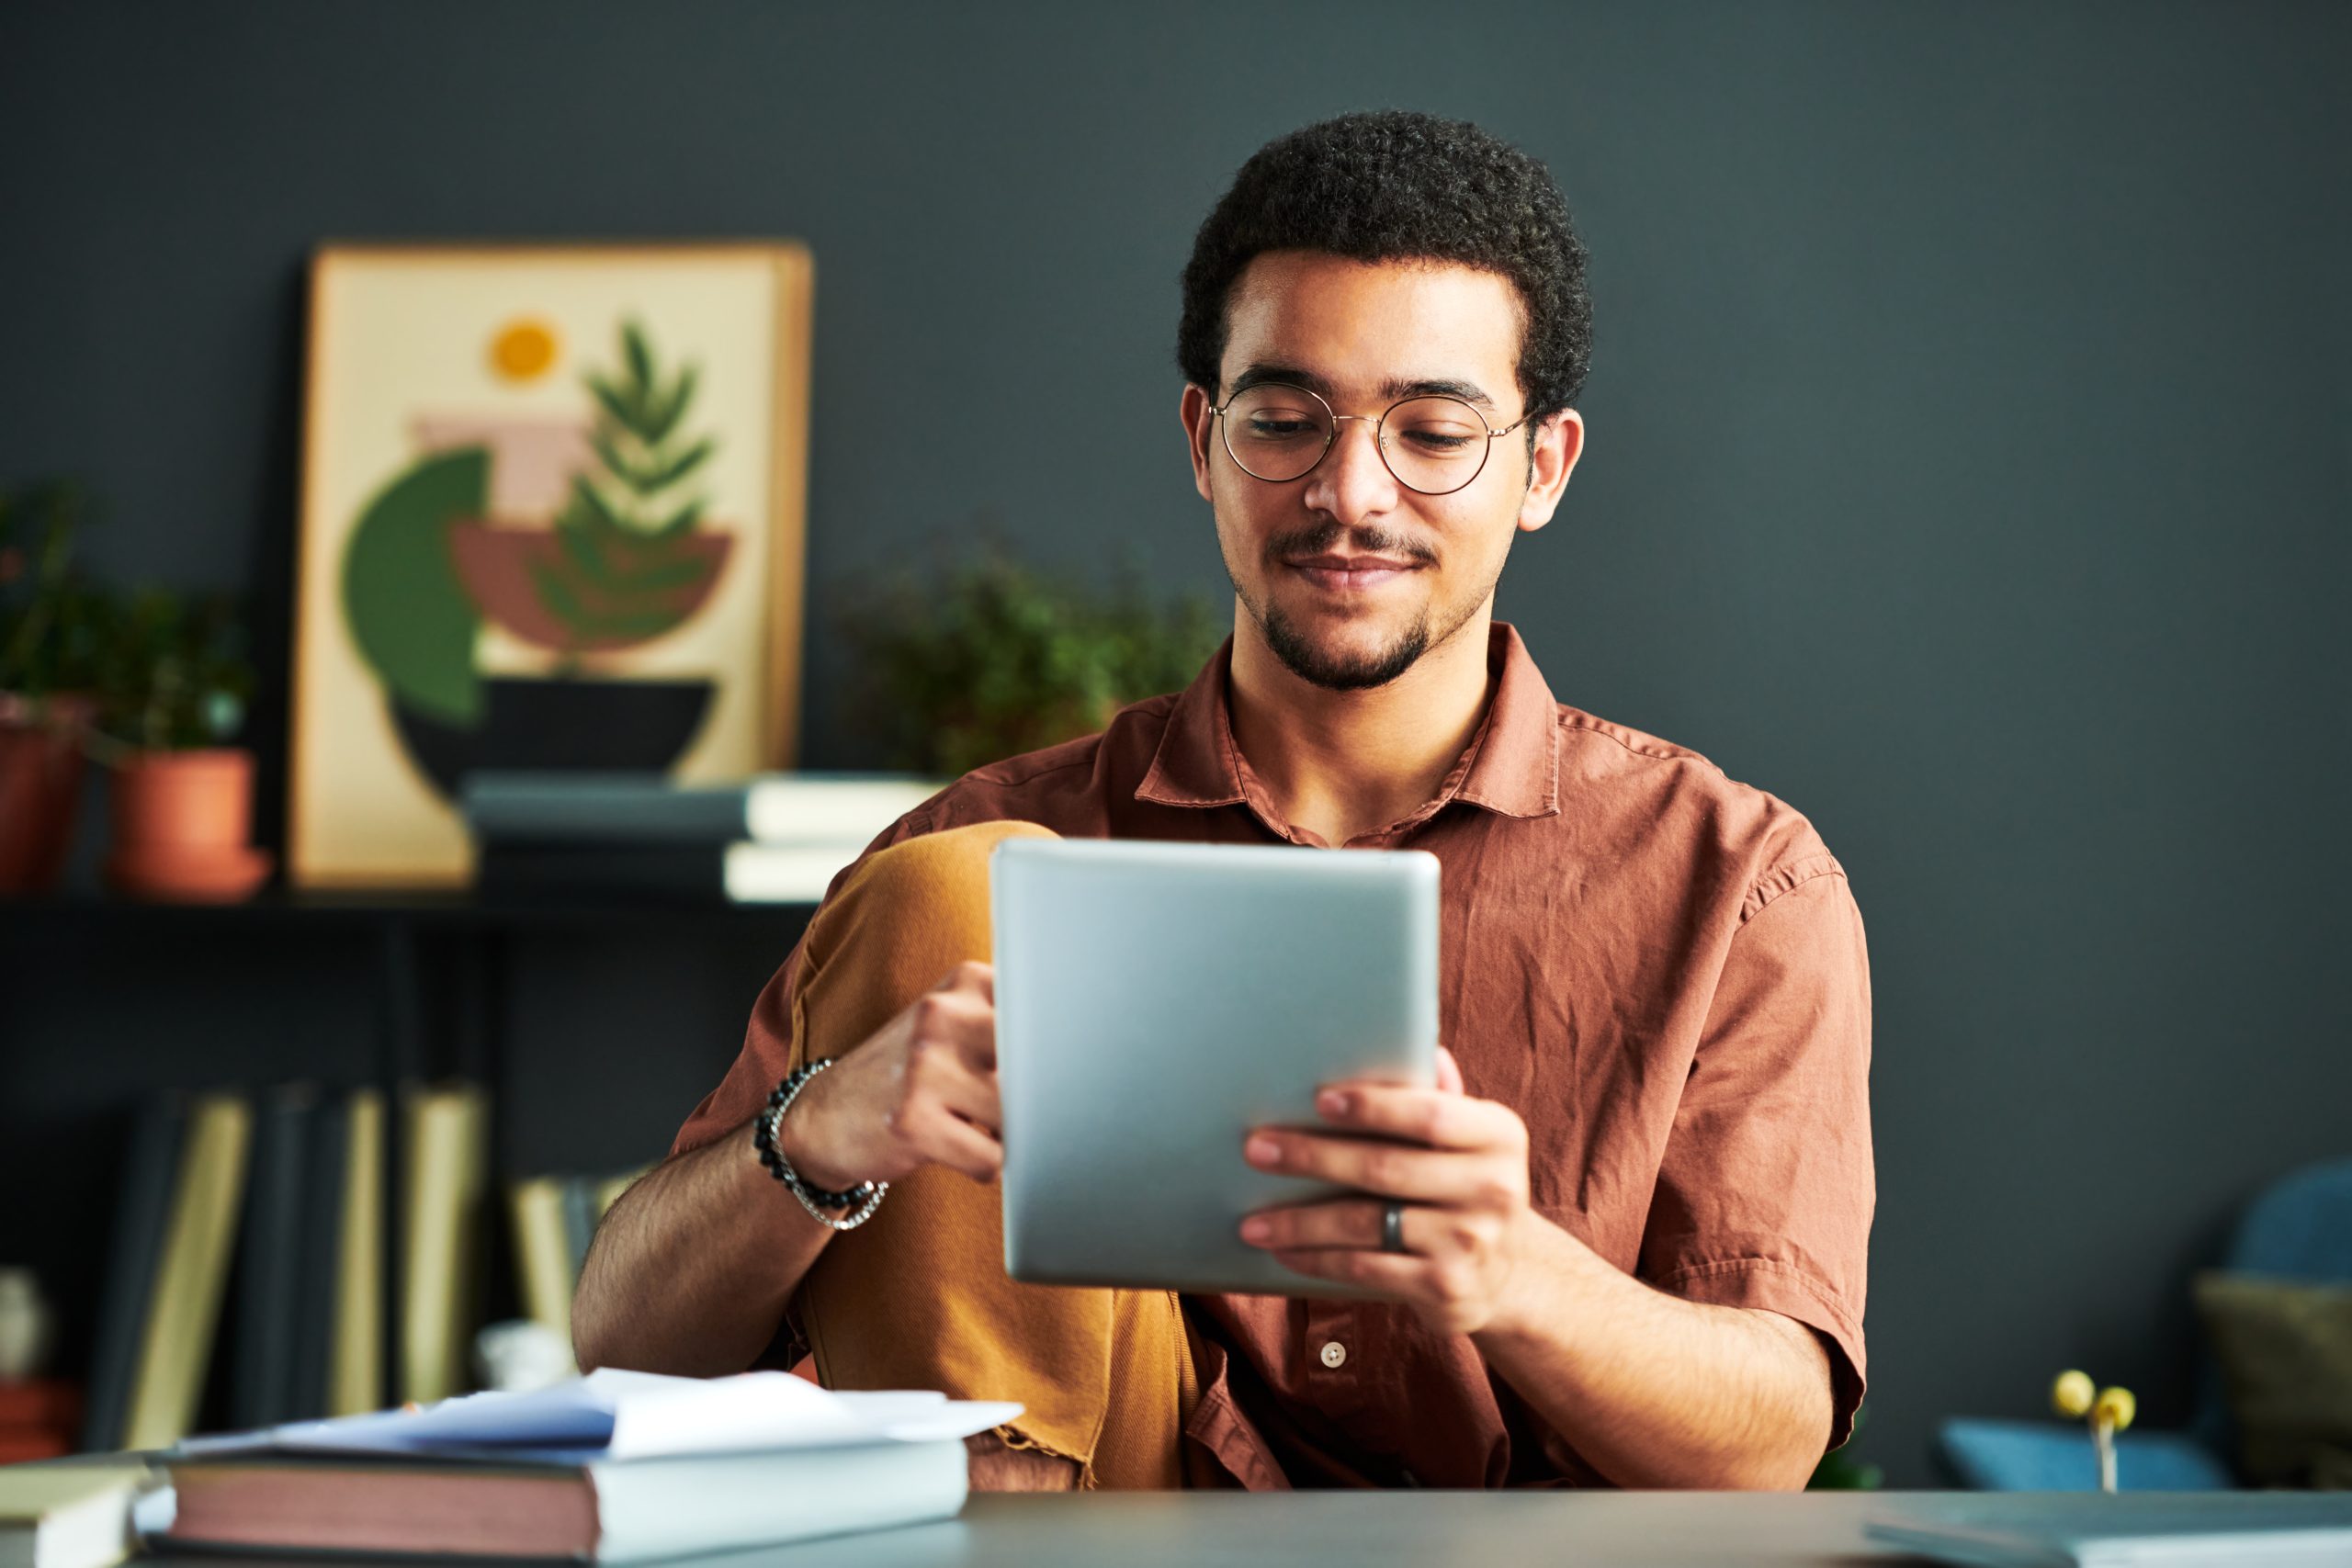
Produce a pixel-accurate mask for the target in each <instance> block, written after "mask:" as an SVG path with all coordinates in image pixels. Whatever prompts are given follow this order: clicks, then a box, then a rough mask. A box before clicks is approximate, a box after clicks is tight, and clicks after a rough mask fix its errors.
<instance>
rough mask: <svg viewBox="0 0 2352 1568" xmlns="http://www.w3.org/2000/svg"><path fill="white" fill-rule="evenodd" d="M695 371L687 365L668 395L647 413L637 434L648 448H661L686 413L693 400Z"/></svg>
mask: <svg viewBox="0 0 2352 1568" xmlns="http://www.w3.org/2000/svg"><path fill="white" fill-rule="evenodd" d="M696 370H697V367H695V366H692V365H689V366H687V367H685V368H684V370H681V371H679V372H678V379H677V382H676V383H675V384H674V385H673V386H672V388H671V389H670V395H669V396H668V397H667V398H665V399H663V400H662V402H661V403H660V404H659V405H658V406H657V407H656V408H654V409H653V410H652V411H651V412H649V413H648V415H647V417H646V421H645V428H644V429H643V430H641V431H639V433H638V434H640V435H641V436H643V437H644V438H645V444H646V445H647V446H661V445H662V443H663V442H664V441H667V440H669V439H670V433H671V432H672V431H673V430H675V429H677V427H678V417H679V416H680V415H681V414H683V413H684V412H686V404H687V403H688V402H690V401H692V400H693V399H694V395H695V374H696Z"/></svg>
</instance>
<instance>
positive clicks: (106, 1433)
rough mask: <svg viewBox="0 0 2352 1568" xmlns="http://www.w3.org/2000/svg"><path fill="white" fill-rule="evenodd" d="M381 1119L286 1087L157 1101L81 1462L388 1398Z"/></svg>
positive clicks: (117, 1264) (133, 1160)
mask: <svg viewBox="0 0 2352 1568" xmlns="http://www.w3.org/2000/svg"><path fill="white" fill-rule="evenodd" d="M383 1120H384V1107H383V1096H382V1095H381V1094H380V1093H379V1092H378V1091H376V1090H374V1089H356V1090H353V1091H350V1092H348V1093H340V1094H332V1095H330V1094H326V1093H323V1092H322V1091H321V1090H319V1089H316V1088H314V1087H312V1086H309V1085H302V1084H291V1085H282V1086H278V1087H277V1088H274V1089H267V1090H265V1091H263V1092H262V1093H261V1094H260V1095H259V1096H258V1110H256V1108H255V1105H254V1102H253V1101H250V1100H248V1099H247V1098H246V1097H245V1096H243V1095H242V1094H236V1093H225V1092H224V1093H215V1094H205V1095H187V1094H183V1093H178V1092H165V1093H160V1094H155V1095H151V1096H149V1097H147V1099H146V1100H143V1101H142V1102H141V1106H140V1108H139V1111H138V1112H137V1114H136V1116H135V1118H134V1122H133V1125H132V1129H131V1138H130V1150H129V1156H128V1158H127V1159H126V1161H125V1162H124V1170H123V1182H122V1189H121V1192H120V1195H119V1200H118V1202H117V1205H116V1215H115V1223H114V1232H113V1235H112V1237H111V1240H110V1242H109V1248H108V1251H109V1256H108V1261H107V1275H106V1283H105V1287H104V1292H103V1293H102V1295H101V1297H100V1301H99V1314H98V1322H97V1331H96V1347H95V1349H94V1352H93V1357H92V1361H91V1371H90V1386H89V1393H88V1398H87V1401H86V1414H85V1419H84V1422H83V1425H82V1431H81V1438H82V1440H81V1446H82V1448H83V1449H84V1450H87V1451H91V1452H110V1451H113V1450H120V1449H143V1448H157V1447H162V1446H164V1445H165V1444H168V1443H172V1442H175V1441H176V1440H177V1439H178V1438H181V1437H183V1436H185V1435H186V1434H187V1433H188V1432H189V1431H191V1430H193V1429H194V1428H195V1424H196V1422H197V1420H198V1416H199V1404H200V1401H201V1400H202V1398H203V1396H204V1393H205V1389H206V1387H207V1384H208V1382H209V1380H210V1378H211V1375H212V1371H213V1366H214V1362H215V1359H216V1358H217V1359H222V1360H224V1361H225V1363H226V1367H227V1382H226V1407H227V1411H228V1414H229V1416H230V1418H231V1420H232V1423H235V1424H239V1425H243V1424H244V1423H245V1422H246V1421H248V1420H249V1419H251V1418H254V1417H259V1418H260V1420H259V1421H258V1422H257V1423H256V1424H274V1423H276V1422H278V1421H285V1420H294V1419H298V1418H302V1417H311V1416H332V1415H349V1414H356V1413H358V1412H362V1411H368V1410H374V1409H376V1408H378V1407H379V1405H381V1404H383V1402H384V1400H383V1391H384V1374H383V1362H384V1335H383V1323H384V1249H385V1225H384V1201H385V1189H384V1169H383V1166H384V1156H385V1147H384V1133H383Z"/></svg>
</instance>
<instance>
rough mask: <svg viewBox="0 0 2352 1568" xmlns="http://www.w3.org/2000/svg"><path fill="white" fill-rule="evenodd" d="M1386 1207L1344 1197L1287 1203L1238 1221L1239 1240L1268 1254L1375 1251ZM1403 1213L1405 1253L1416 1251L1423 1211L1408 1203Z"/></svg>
mask: <svg viewBox="0 0 2352 1568" xmlns="http://www.w3.org/2000/svg"><path fill="white" fill-rule="evenodd" d="M1387 1207H1388V1205H1387V1204H1385V1203H1367V1202H1365V1201H1363V1199H1361V1198H1345V1199H1340V1200H1336V1201H1332V1202H1329V1203H1291V1204H1286V1205H1284V1206H1283V1207H1282V1208H1278V1209H1261V1210H1260V1211H1259V1212H1258V1213H1254V1214H1251V1215H1250V1217H1249V1218H1247V1219H1245V1220H1243V1221H1242V1222H1241V1239H1242V1240H1243V1241H1246V1242H1248V1243H1249V1244H1250V1246H1251V1247H1264V1248H1265V1249H1266V1250H1268V1251H1270V1252H1274V1251H1285V1250H1293V1249H1301V1250H1303V1249H1307V1248H1320V1247H1359V1248H1372V1249H1374V1250H1378V1249H1379V1248H1380V1245H1381V1239H1382V1237H1381V1232H1382V1229H1383V1225H1384V1222H1385V1218H1386V1216H1385V1213H1384V1211H1385V1210H1386V1208H1387ZM1403 1210H1404V1214H1403V1218H1404V1222H1405V1224H1404V1226H1403V1229H1404V1232H1405V1250H1406V1251H1408V1252H1413V1251H1418V1250H1419V1249H1418V1248H1417V1247H1414V1245H1413V1239H1414V1234H1415V1233H1416V1232H1417V1231H1419V1229H1421V1228H1422V1226H1423V1224H1424V1220H1423V1218H1422V1217H1421V1216H1423V1215H1425V1214H1426V1213H1427V1211H1426V1210H1423V1209H1420V1208H1419V1207H1418V1206H1417V1205H1414V1204H1409V1203H1408V1204H1405V1205H1403Z"/></svg>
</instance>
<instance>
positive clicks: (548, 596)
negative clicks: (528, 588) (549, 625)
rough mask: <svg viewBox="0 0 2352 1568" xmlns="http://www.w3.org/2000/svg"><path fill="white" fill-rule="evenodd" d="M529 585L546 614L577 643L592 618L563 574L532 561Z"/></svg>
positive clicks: (543, 562)
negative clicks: (559, 624)
mask: <svg viewBox="0 0 2352 1568" xmlns="http://www.w3.org/2000/svg"><path fill="white" fill-rule="evenodd" d="M531 583H532V586H534V587H536V588H537V590H538V591H539V603H540V604H544V605H545V606H547V612H548V615H553V616H554V617H555V618H556V619H557V620H559V621H561V622H562V623H563V624H564V626H566V627H568V628H569V629H570V630H571V635H572V639H573V640H574V641H575V642H576V641H578V640H579V639H580V637H581V635H582V631H583V630H584V629H585V628H586V626H587V623H588V622H589V620H590V619H591V618H592V617H591V615H590V614H589V611H588V607H587V606H586V605H585V604H582V603H581V602H580V595H579V594H578V593H576V592H573V591H572V587H571V583H569V582H566V581H564V580H563V573H561V572H560V571H558V570H556V569H555V568H554V567H553V566H551V565H549V564H548V562H546V561H533V562H532V563H531Z"/></svg>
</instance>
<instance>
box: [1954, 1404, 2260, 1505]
mask: <svg viewBox="0 0 2352 1568" xmlns="http://www.w3.org/2000/svg"><path fill="white" fill-rule="evenodd" d="M1936 1453H1937V1457H1938V1458H1939V1460H1940V1461H1942V1462H1943V1464H1944V1466H1945V1467H1946V1468H1947V1469H1948V1470H1949V1471H1950V1472H1951V1475H1952V1478H1953V1479H1954V1480H1956V1481H1957V1482H1959V1483H1960V1484H1961V1485H1962V1486H1966V1487H1970V1488H1973V1489H1974V1490H1976V1491H1980V1492H2096V1491H2098V1453H2097V1452H2096V1450H2093V1449H2092V1447H2091V1435H2090V1429H2089V1428H2088V1427H2084V1426H2080V1425H2073V1426H2068V1425H2062V1424H2060V1423H2058V1422H2054V1421H1978V1420H1954V1421H1946V1422H1945V1423H1943V1425H1941V1426H1940V1427H1937V1428H1936ZM2236 1484H2237V1478H2236V1477H2235V1476H2233V1475H2232V1474H2231V1473H2230V1468H2229V1466H2228V1465H2227V1464H2225V1463H2223V1462H2222V1459H2221V1457H2220V1456H2219V1455H2217V1454H2215V1453H2214V1452H2213V1450H2211V1449H2209V1448H2207V1447H2205V1445H2204V1444H2202V1443H2199V1441H2197V1440H2196V1439H2195V1438H2191V1437H2188V1435H2186V1434H2185V1433H2180V1432H2125V1433H2122V1434H2120V1435H2119V1436H2118V1437H2117V1438H2116V1440H2115V1485H2116V1489H2117V1490H2118V1491H2120V1492H2217V1491H2226V1490H2228V1489H2230V1488H2232V1487H2234V1486H2235V1485H2236Z"/></svg>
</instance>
